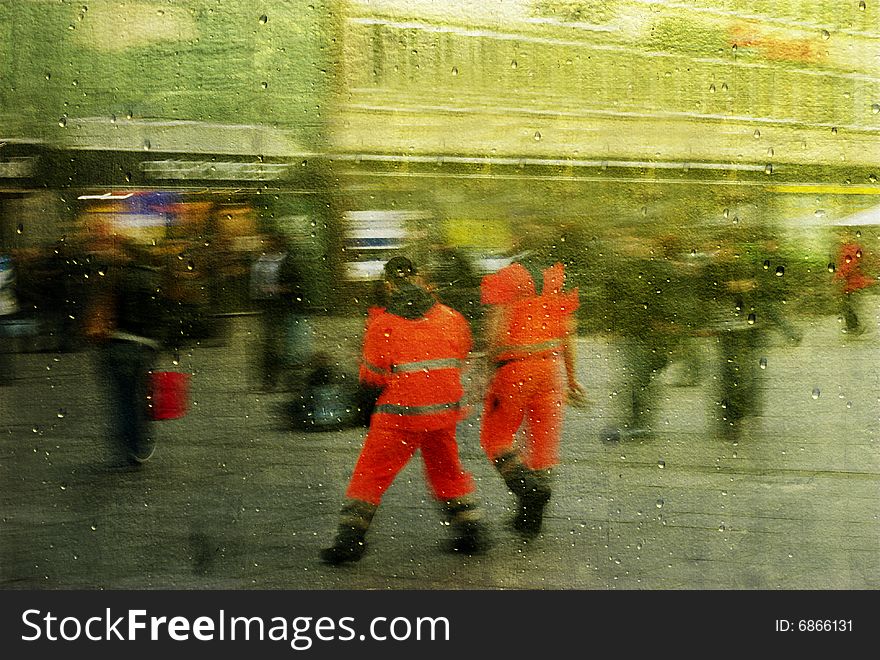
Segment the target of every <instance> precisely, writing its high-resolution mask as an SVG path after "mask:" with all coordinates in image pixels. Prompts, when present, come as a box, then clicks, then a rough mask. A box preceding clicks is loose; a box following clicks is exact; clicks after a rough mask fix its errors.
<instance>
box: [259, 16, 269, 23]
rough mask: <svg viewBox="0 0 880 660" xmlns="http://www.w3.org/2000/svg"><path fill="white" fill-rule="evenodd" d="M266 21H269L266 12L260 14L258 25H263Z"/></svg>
mask: <svg viewBox="0 0 880 660" xmlns="http://www.w3.org/2000/svg"><path fill="white" fill-rule="evenodd" d="M268 22H269V17H268V16H266V14H263V15H262V16H260V25H265V24H266V23H268Z"/></svg>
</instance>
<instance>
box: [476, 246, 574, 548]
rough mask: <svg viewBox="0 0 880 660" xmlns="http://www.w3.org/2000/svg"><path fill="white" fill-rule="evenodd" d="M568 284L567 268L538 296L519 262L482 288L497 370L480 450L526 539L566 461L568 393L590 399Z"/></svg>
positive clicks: (558, 268)
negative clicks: (514, 504)
mask: <svg viewBox="0 0 880 660" xmlns="http://www.w3.org/2000/svg"><path fill="white" fill-rule="evenodd" d="M564 280H565V270H564V267H563V265H562V264H556V265H554V266H553V267H551V268H548V269H547V270H545V271H544V286H543V289H542V292H541V294H540V295H538V294H537V292H536V289H535V283H534V281H533V280H532V277H531V275H530V274H529V272H528V271H527V270H526V269H525V268H524V267H523V266H522V265H520V264H518V263H514V264H511V265H510V266H507V267H505V268H502V269H501V270H500V271H498V272H497V273H494V274H491V275H487V276H485V277H484V278H483V281H482V283H481V286H480V289H481V299H482V302H483V303H484V304H488V305H491V306H492V307H491V311H490V314H489V322H488V324H487V348H488V352H489V357H490V359H491V360H492V361H493V362H494V365H495V373H494V375H493V376H492V379H491V381H490V383H489V389H488V391H487V393H486V397H485V401H484V405H483V420H482V426H481V428H480V444H481V445H482V447H483V450H484V451H485V452H486V455H487V456H488V458H489V460H491V461H492V463H493V464H494V465H495V467H496V469H497V470H498V472H499V473H500V474H501V476H502V478H503V479H504V481H505V483H506V484H507V486H508V488H510V490H511V491H512V492H513V493H514V494H515V495H516V496H517V498H518V510H517V514H516V517H515V518H514V522H513V525H514V528H515V529H516V530H517V531H518V532H520V533H521V534H522V535H523V536H525V537H527V538H528V537H533V536H536V535H537V534H538V533H539V532H540V530H541V525H542V522H543V513H544V507H545V506H546V505H547V503H548V502H549V501H550V496H551V489H550V471H551V468H553V467H554V466H555V465H556V464H557V463H558V462H559V435H560V431H561V427H562V414H563V410H564V404H565V402H566V394H568V395H570V396H571V397H572V398H574V399H578V400H580V399H582V398H583V396H584V390H583V387H582V386H581V385H580V383H579V382H578V380H577V378H576V377H575V372H574V345H573V339H572V335H573V334H574V333H573V329H574V327H573V326H574V321H573V318H572V315H573V314H574V311H575V310H576V309H577V308H578V293H577V290H575V291H571V292H568V293H564V292H563V290H562V288H563V284H564ZM563 371H564V372H565V377H566V382H567V387H566V384H565V383H564V382H563V380H562V378H563ZM524 418H525V419H526V420H527V430H528V433H527V445H526V447H525V451H524V452H520V451H517V450H516V449H515V448H514V436H515V435H516V432H517V430H518V429H519V427H520V426H521V424H522V423H523V419H524Z"/></svg>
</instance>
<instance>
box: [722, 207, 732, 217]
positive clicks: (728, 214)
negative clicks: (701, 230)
mask: <svg viewBox="0 0 880 660" xmlns="http://www.w3.org/2000/svg"><path fill="white" fill-rule="evenodd" d="M721 215H723V216H724V217H725V218H727V217H728V216H730V209H724V210H723V211H722V212H721Z"/></svg>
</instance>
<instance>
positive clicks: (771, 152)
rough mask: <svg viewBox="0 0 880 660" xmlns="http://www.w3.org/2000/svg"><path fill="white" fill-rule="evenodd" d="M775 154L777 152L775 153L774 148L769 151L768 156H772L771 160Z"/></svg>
mask: <svg viewBox="0 0 880 660" xmlns="http://www.w3.org/2000/svg"><path fill="white" fill-rule="evenodd" d="M775 153H776V152H775V151H773V147H770V148H769V149H767V155H768V156H770V157H771V158H772V157H773V154H775Z"/></svg>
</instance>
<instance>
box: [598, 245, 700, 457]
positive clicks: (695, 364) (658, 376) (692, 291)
mask: <svg viewBox="0 0 880 660" xmlns="http://www.w3.org/2000/svg"><path fill="white" fill-rule="evenodd" d="M685 252H686V250H685V248H684V244H683V243H682V242H681V239H680V238H679V237H678V236H672V235H661V236H646V235H639V234H631V235H627V236H622V237H618V240H617V245H616V259H615V261H614V266H613V267H612V269H611V270H610V271H609V272H607V273H605V282H606V286H607V292H606V297H607V299H608V301H609V309H610V310H611V311H610V320H611V324H612V327H613V329H614V330H615V332H616V333H617V334H618V335H619V338H618V340H617V341H618V343H619V346H620V353H621V355H622V358H623V369H622V372H623V373H622V374H621V378H620V385H619V388H618V389H619V391H620V394H621V396H620V398H621V399H622V407H623V408H624V410H623V416H624V419H623V422H622V424H621V425H620V426H613V427H609V428H606V429H603V431H602V433H601V438H602V439H603V440H605V441H618V440H634V439H646V438H650V437H652V436H653V434H654V433H655V431H656V420H657V412H658V409H659V404H658V401H659V400H660V389H661V386H662V382H661V380H662V376H663V374H664V373H665V371H666V369H667V368H668V367H669V366H670V364H672V363H674V362H676V361H677V362H678V365H679V367H680V368H681V369H682V371H683V372H684V373H683V375H682V377H681V380H679V381H678V383H680V384H682V385H692V384H695V382H696V381H697V380H698V378H699V369H700V355H699V352H698V348H699V346H698V345H696V344H695V343H694V341H695V338H696V336H697V335H699V334H701V332H704V330H705V329H704V328H703V325H704V324H703V320H702V314H703V312H704V310H703V309H702V305H701V303H702V300H701V297H700V296H701V294H702V289H703V288H704V287H703V286H702V279H703V271H704V269H705V263H703V261H702V260H701V261H696V260H690V259H689V258H687V257H686V256H685Z"/></svg>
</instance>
